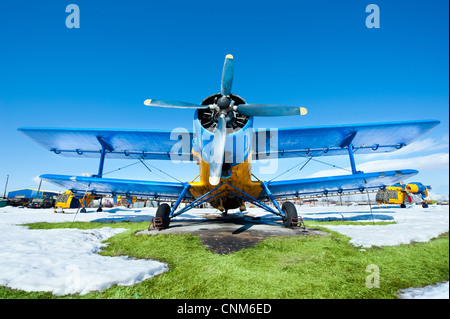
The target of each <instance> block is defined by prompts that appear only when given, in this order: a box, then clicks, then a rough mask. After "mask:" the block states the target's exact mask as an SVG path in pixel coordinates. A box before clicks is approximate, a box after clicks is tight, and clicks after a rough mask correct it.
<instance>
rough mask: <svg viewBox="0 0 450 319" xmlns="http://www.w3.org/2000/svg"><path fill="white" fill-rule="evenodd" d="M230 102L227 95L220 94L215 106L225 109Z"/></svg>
mask: <svg viewBox="0 0 450 319" xmlns="http://www.w3.org/2000/svg"><path fill="white" fill-rule="evenodd" d="M230 103H231V100H230V99H229V98H228V97H227V96H224V95H222V96H221V97H220V98H219V99H218V100H217V106H218V107H220V109H222V110H223V109H226V108H229V107H230Z"/></svg>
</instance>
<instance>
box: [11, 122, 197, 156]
mask: <svg viewBox="0 0 450 319" xmlns="http://www.w3.org/2000/svg"><path fill="white" fill-rule="evenodd" d="M19 131H20V132H21V133H23V134H24V135H26V136H28V137H29V138H31V139H32V140H33V141H34V142H36V143H38V144H40V145H41V146H43V147H45V148H46V149H47V150H49V151H53V152H55V153H56V154H61V155H63V156H80V157H100V152H101V149H102V145H103V146H104V147H106V149H107V151H106V157H107V158H122V159H123V158H130V159H136V158H141V157H144V158H145V159H158V160H170V159H176V160H181V161H192V160H193V158H192V153H191V150H192V141H193V133H192V132H189V131H187V130H184V131H159V130H107V129H75V128H19Z"/></svg>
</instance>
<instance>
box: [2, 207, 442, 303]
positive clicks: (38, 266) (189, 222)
mask: <svg viewBox="0 0 450 319" xmlns="http://www.w3.org/2000/svg"><path fill="white" fill-rule="evenodd" d="M297 209H298V211H299V214H300V215H302V216H303V218H304V220H305V222H306V223H307V227H306V229H303V228H296V229H287V228H284V227H282V226H281V224H280V220H279V218H278V217H276V216H273V215H271V214H268V213H266V212H264V211H262V210H259V209H251V210H250V212H249V214H248V215H247V216H245V217H244V216H243V215H242V214H240V213H236V214H231V215H229V216H228V217H226V218H222V217H221V215H220V214H218V212H217V211H216V210H207V209H198V210H191V211H190V212H188V213H186V214H183V215H181V216H179V217H177V218H176V219H174V220H173V221H172V222H171V224H170V228H169V229H167V230H162V231H157V230H151V231H147V230H146V227H147V225H148V224H149V222H150V220H151V218H152V217H153V216H154V214H155V209H154V208H142V209H126V208H122V207H120V208H111V209H105V211H104V212H101V213H98V212H95V209H89V210H88V212H87V213H78V214H76V210H72V211H68V212H67V213H65V214H62V213H57V214H55V213H53V209H36V210H33V209H26V208H12V207H5V208H0V242H2V245H3V247H2V250H1V251H0V286H2V287H3V288H1V287H0V295H1V297H2V298H9V297H10V296H12V298H17V297H19V298H29V297H30V296H31V297H32V296H34V295H33V293H34V292H50V293H51V294H50V296H51V295H52V294H53V296H64V295H66V296H67V295H69V296H71V294H76V295H77V296H85V295H86V294H91V292H95V291H99V292H102V291H109V290H110V289H109V288H110V287H112V286H115V285H117V286H124V287H133V286H134V285H138V284H139V283H141V282H144V281H146V280H147V279H149V278H152V277H154V276H157V277H160V276H158V275H160V274H164V273H166V272H168V271H169V272H170V270H171V269H172V268H171V267H174V268H176V267H178V268H180V267H185V266H183V262H184V260H183V258H188V259H189V258H191V257H192V256H191V254H194V257H195V258H197V259H198V258H200V259H201V258H204V257H205V258H206V259H205V261H204V262H205V263H207V262H208V260H210V261H211V260H213V259H214V258H220V257H213V256H209V255H207V254H206V255H205V252H201V250H198V248H195V247H194V246H191V245H192V241H191V240H192V239H193V238H194V237H189V236H188V237H186V236H184V237H170V236H177V235H179V234H183V233H184V234H193V235H199V237H200V238H201V240H202V244H203V246H205V247H207V248H208V250H210V251H212V252H214V254H216V255H218V256H230V258H233V256H234V255H236V254H237V253H240V252H244V251H245V252H244V253H241V254H240V255H239V258H240V259H239V260H241V261H239V262H238V263H237V264H234V263H231V262H230V265H231V267H234V268H232V269H241V268H239V267H241V266H242V265H243V263H247V262H249V259H252V258H253V257H254V256H253V255H252V251H253V250H252V249H254V248H253V247H255V245H256V247H259V248H258V249H259V251H261V249H263V250H264V249H266V248H267V251H268V252H269V253H270V251H271V250H270V249H275V250H274V251H273V252H272V253H270V254H278V255H279V258H281V259H280V260H281V261H282V265H281V266H282V267H281V268H280V269H281V270H282V271H285V272H286V275H288V274H290V273H292V272H293V271H294V269H296V267H300V266H302V260H303V263H304V264H305V265H306V264H310V266H312V267H313V268H308V269H314V267H315V266H319V264H317V262H318V261H320V260H322V261H323V260H326V259H324V258H325V257H324V256H329V257H330V258H331V259H330V260H333V258H336V256H337V255H336V256H335V257H333V255H330V254H331V253H332V252H331V251H328V250H324V251H317V252H315V251H311V252H310V255H309V257H308V258H309V259H302V258H305V257H304V256H303V255H300V252H295V254H294V253H293V255H292V256H290V254H289V250H287V251H284V250H283V249H280V248H281V247H283V245H285V244H286V245H291V247H295V245H298V244H296V241H289V242H285V240H284V239H283V238H288V237H292V238H293V237H294V236H297V237H298V238H317V239H312V241H311V242H314V241H317V242H319V241H320V239H319V238H324V239H323V240H322V241H323V243H325V244H324V245H325V246H323V245H322V246H320V245H319V246H318V247H321V248H320V249H324V248H325V249H328V248H329V246H330V245H337V244H339V245H340V246H336V247H344V249H345V250H346V249H347V248H345V247H349V248H350V247H354V248H353V249H350V250H348V251H347V250H346V251H345V252H344V253H343V255H341V256H343V257H344V258H346V256H347V255H348V254H350V253H351V254H364V251H366V250H367V254H371V255H373V256H377V254H378V253H379V249H380V248H382V247H386V246H387V247H397V246H398V245H406V246H405V247H409V246H414V245H416V244H414V243H430V240H431V241H433V238H437V237H439V236H446V237H444V238H446V239H442V238H441V239H440V241H439V245H440V247H443V248H439V250H438V251H439V253H440V254H442V256H443V257H445V256H446V258H442V263H441V265H440V266H439V267H441V266H443V267H444V268H445V267H446V269H447V271H445V270H444V273H441V274H438V277H439V278H443V279H440V280H439V281H445V280H447V281H446V282H441V283H440V282H438V281H437V282H435V283H434V284H433V285H432V286H428V287H426V288H417V287H411V288H410V289H407V288H408V286H406V287H403V288H404V289H406V290H402V291H397V294H399V295H398V296H399V297H401V298H449V292H448V291H449V290H448V228H449V209H448V206H436V205H431V206H430V207H429V208H427V209H423V208H422V207H420V206H411V207H408V208H405V209H401V208H397V207H390V208H387V209H386V208H377V207H374V208H373V210H372V211H370V209H369V207H368V206H349V207H347V206H344V207H341V206H330V207H305V206H298V207H297ZM315 224H319V225H320V227H316V226H315ZM136 225H139V226H136ZM117 227H119V228H117ZM136 227H137V229H136ZM81 228H84V229H81ZM139 228H140V229H139ZM130 230H132V233H130ZM330 230H331V231H332V232H330ZM334 232H336V234H341V235H339V237H336V235H334V234H335V233H334ZM446 233H447V235H445V234H446ZM124 234H129V235H126V236H125V235H124ZM154 235H163V237H161V236H156V237H155V236H154ZM342 235H345V236H348V237H349V238H350V240H348V239H347V240H345V241H343V240H342V239H341V237H342V238H344V237H343V236H342ZM120 236H122V237H120ZM164 236H165V237H164ZM167 236H169V237H167ZM125 237H126V238H127V239H126V240H130V247H132V249H134V247H135V246H136V241H139V242H140V243H149V241H148V240H146V239H145V238H149V239H150V238H155V240H153V241H152V243H151V244H149V246H148V247H149V248H148V249H150V250H152V249H155V250H158V249H159V251H161V252H164V251H167V249H169V248H170V249H172V247H167V248H164V247H162V248H161V247H157V245H158V244H161V245H162V243H163V242H164V241H167V242H170V243H177V244H179V246H180V247H178V248H176V247H173V249H179V251H178V254H180V256H179V258H178V257H177V258H178V259H177V260H176V261H171V260H172V259H171V258H172V257H170V256H169V255H170V254H167V255H165V254H164V253H163V254H162V255H161V258H159V259H158V258H155V259H157V260H152V259H148V258H141V257H134V256H133V257H134V258H130V257H127V256H124V254H123V253H122V252H118V253H116V254H115V253H114V252H109V250H114V249H116V246H118V243H119V242H121V241H122V238H125ZM269 237H270V238H275V239H276V238H280V240H275V241H271V242H268V243H267V244H265V245H263V246H261V241H263V243H264V242H266V240H264V239H267V238H269ZM114 238H119V239H117V240H114ZM133 238H136V239H133ZM178 238H181V239H178ZM326 238H331V240H329V239H326ZM126 240H125V241H126ZM170 240H172V241H170ZM183 240H186V241H185V242H183ZM194 242H195V240H194ZM411 244H412V245H411ZM183 245H186V246H183ZM278 245H281V246H278ZM292 245H294V246H292ZM342 245H344V246H342ZM434 246H436V245H434ZM434 246H433V247H430V251H431V250H432V249H436V247H434ZM145 247H146V246H145ZM274 247H275V248H274ZM276 247H278V248H276ZM377 247H379V248H377ZM399 247H400V246H399ZM244 248H248V249H244ZM283 248H284V247H283ZM355 248H356V249H355ZM142 249H147V248H142ZM310 249H312V250H314V249H316V250H317V249H319V248H315V247H311V248H310ZM373 249H375V250H373ZM420 249H422V250H423V251H427V249H428V248H427V247H425V246H423V247H421V248H420ZM103 250H106V251H107V252H108V255H105V254H104V253H103V252H102V251H103ZM119 250H120V249H119ZM124 251H126V250H124ZM418 251H419V250H418ZM435 251H436V250H433V252H435ZM196 252H200V255H199V256H198V257H197V256H195V254H196ZM255 252H256V250H255ZM410 252H411V250H410V249H406V250H402V252H401V254H405V255H406V254H409V253H410ZM141 253H143V254H144V255H145V253H147V252H139V253H136V255H140V254H141ZM392 253H394V252H392ZM174 254H175V255H176V254H177V253H174ZM255 254H256V253H255ZM278 255H273V256H278ZM294 255H295V256H294ZM398 255H399V254H398V253H397V252H395V253H394V255H392V256H393V258H397V257H398ZM208 256H209V257H208ZM271 256H272V255H271ZM311 256H315V257H311ZM317 256H318V257H317ZM361 256H363V255H361ZM244 257H245V258H244ZM224 258H225V257H224ZM227 258H228V257H227ZM242 258H244V259H242ZM255 258H256V257H255ZM263 258H265V257H263ZM276 258H278V257H276ZM311 258H312V259H311ZM317 258H319V259H317ZM352 258H353V257H352ZM363 258H367V256H365V257H364V256H363ZM414 258H417V255H415V257H413V258H412V259H414ZM439 258H441V257H439ZM410 259H411V258H410ZM428 259H429V258H428V257H426V260H428ZM158 260H161V261H162V262H161V261H158ZM214 260H215V261H214V262H215V263H217V262H218V261H219V262H225V260H228V259H214ZM355 260H356V259H352V262H355ZM335 261H336V260H335ZM197 262H199V261H197ZM201 262H202V261H201V260H200V263H201ZM254 262H256V263H257V262H259V261H258V260H255V261H254ZM336 262H339V261H338V260H337V261H336ZM381 262H383V261H381V260H380V263H381ZM414 262H415V260H408V261H407V264H405V267H413V268H414V266H411V264H410V263H412V265H413V264H414ZM427 262H428V261H427ZM436 262H437V264H439V263H440V261H439V260H437V261H436ZM266 263H268V264H267V265H266ZM273 263H274V264H275V263H276V260H275V259H274V261H273ZM363 263H364V262H363ZM250 264H251V263H250ZM250 264H249V265H247V266H248V267H250ZM270 264H271V261H270V260H265V261H264V264H262V265H261V267H268V268H267V269H271V267H270ZM387 264H389V262H388V263H387ZM433 265H435V264H433ZM247 266H246V267H247ZM320 266H321V267H323V265H320ZM346 266H348V267H350V266H351V265H349V264H346ZM205 267H206V268H205V269H207V270H208V271H210V272H211V276H214V275H217V274H215V272H216V271H217V270H216V269H215V268H214V265H213V264H212V265H209V266H208V265H205ZM277 267H279V265H275V268H277ZM364 267H365V266H364ZM422 267H425V268H423V269H427V268H426V266H424V265H422ZM433 267H434V266H433ZM400 268H401V267H400ZM277 269H278V268H277ZM419 269H422V268H420V267H419ZM119 270H120V271H119ZM224 271H226V270H224ZM392 271H396V270H395V269H393V270H392ZM419 271H420V270H419ZM362 272H363V273H362V275H361V276H362V278H365V276H367V275H368V274H364V270H363V271H362ZM429 272H432V271H431V270H430V269H427V270H423V271H422V273H423V275H424V277H426V276H425V273H429ZM435 272H436V271H435ZM438 272H440V271H438ZM175 273H176V271H175ZM175 273H173V276H175ZM225 273H226V272H225ZM225 273H224V274H225ZM422 273H420V272H419V274H420V275H417V274H418V273H417V272H416V273H415V276H419V277H422V275H421V274H422ZM249 274H250V273H249ZM275 275H276V274H275ZM294 275H295V274H294ZM402 275H403V274H402V273H401V272H400V274H399V275H398V276H400V277H401V276H402ZM178 276H183V273H180V274H178ZM267 276H272V275H271V274H268V273H267ZM396 276H397V275H396ZM398 276H397V277H398ZM155 278H156V277H155ZM161 278H164V277H161ZM180 278H182V277H179V278H178V279H177V280H178V282H179V281H180ZM289 278H290V277H289ZM293 278H295V277H293ZM383 278H386V277H383ZM259 279H260V278H258V280H259ZM261 280H262V279H261ZM286 280H288V281H289V280H290V279H288V277H286ZM312 280H314V277H313V279H312ZM352 280H353V279H352ZM396 280H397V279H396ZM405 280H406V279H405ZM421 280H422V278H421ZM160 281H164V279H160ZM399 281H403V279H402V278H400V279H399ZM405 282H409V281H405ZM411 282H415V281H414V280H413V281H411ZM421 282H422V281H421ZM424 282H426V280H425V281H424ZM198 284H201V283H198ZM430 284H431V283H430ZM161 285H163V286H164V287H165V288H164V289H165V290H164V291H165V292H166V291H167V289H168V288H167V285H168V283H165V282H164V283H161ZM261 285H262V286H264V285H266V284H264V283H261ZM318 285H319V283H318ZM138 286H139V285H138ZM207 286H208V287H210V285H207ZM424 286H426V285H424ZM274 287H279V286H274ZM172 288H173V289H174V290H176V288H175V287H172ZM217 289H218V290H217V291H215V293H217V294H218V296H221V295H220V291H221V290H220V287H217ZM230 289H231V288H230ZM358 289H359V288H358ZM364 289H365V288H364ZM137 291H138V290H137ZM355 291H356V293H357V294H360V291H359V290H355ZM366 291H369V290H368V289H365V290H364V293H363V294H361V295H350V296H351V297H352V298H371V296H372V294H371V293H372V292H373V290H371V291H370V293H368V294H367V295H365V293H366ZM252 292H254V290H252ZM183 293H186V292H185V291H184V292H183ZM196 293H197V295H195V294H194V295H193V296H194V298H196V297H197V298H198V296H202V295H201V292H198V291H197V292H196ZM199 293H200V294H199ZM394 293H395V292H394ZM27 294H28V295H27ZM38 294H39V295H38V297H39V298H42V297H43V296H48V295H45V294H44V295H42V294H41V293H38ZM138 295H140V294H139V293H137V292H135V293H133V294H132V296H138ZM174 295H175V297H176V296H177V294H176V292H174ZM73 296H75V295H73ZM89 296H90V295H89ZM93 296H94V297H95V298H99V295H98V294H97V295H95V294H94V295H93ZM124 296H125V298H130V295H124ZM169 296H172V297H170V298H173V295H170V294H169ZM257 296H258V295H257ZM262 296H265V295H264V293H262ZM267 296H269V297H270V296H283V294H282V293H281V294H278V295H277V294H271V292H270V291H268V292H267ZM336 296H339V295H330V296H328V297H327V295H320V296H319V297H320V298H334V297H336ZM392 296H395V295H391V297H390V298H392ZM182 297H183V298H189V295H182ZM250 297H251V296H250ZM306 297H308V295H306ZM160 298H164V295H162V296H160ZM191 298H192V297H191ZM289 298H303V295H289ZM337 298H340V297H337ZM383 298H384V297H383Z"/></svg>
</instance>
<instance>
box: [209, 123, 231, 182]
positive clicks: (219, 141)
mask: <svg viewBox="0 0 450 319" xmlns="http://www.w3.org/2000/svg"><path fill="white" fill-rule="evenodd" d="M226 129H227V122H226V120H225V114H221V115H220V117H219V122H218V123H217V127H216V131H215V133H214V140H213V141H212V148H211V150H212V153H213V155H212V156H211V157H210V163H209V183H210V184H211V185H217V184H219V182H220V176H221V175H222V164H223V157H224V155H225V140H226V137H227V131H226Z"/></svg>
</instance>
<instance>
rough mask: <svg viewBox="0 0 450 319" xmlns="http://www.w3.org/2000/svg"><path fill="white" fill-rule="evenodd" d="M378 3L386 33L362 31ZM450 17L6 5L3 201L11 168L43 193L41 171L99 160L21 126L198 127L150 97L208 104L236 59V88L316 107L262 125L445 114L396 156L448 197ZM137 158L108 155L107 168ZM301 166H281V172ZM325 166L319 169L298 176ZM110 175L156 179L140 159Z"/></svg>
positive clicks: (316, 5)
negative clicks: (74, 154) (35, 137)
mask: <svg viewBox="0 0 450 319" xmlns="http://www.w3.org/2000/svg"><path fill="white" fill-rule="evenodd" d="M70 3H74V4H77V5H78V6H79V8H80V28H79V29H68V28H67V27H66V24H65V20H66V17H67V16H68V15H69V13H66V12H65V8H66V6H67V5H68V4H70ZM370 3H375V4H377V5H378V6H379V8H380V23H381V28H379V29H368V28H367V27H366V24H365V20H366V17H367V16H368V14H369V13H366V12H365V8H366V6H367V5H368V4H370ZM448 12H449V8H448V1H446V0H445V1H444V0H436V1H432V2H427V1H411V0H408V1H406V0H405V1H398V0H389V1H384V0H383V1H381V0H370V1H361V0H360V1H356V0H354V1H353V0H351V1H350V0H348V1H331V0H330V1H324V0H316V1H312V0H311V1H299V0H295V1H283V0H278V1H246V0H240V1H234V0H230V1H212V0H208V1H206V0H205V1H196V0H190V1H143V0H142V1H88V0H69V1H61V0H58V1H30V0H26V1H2V2H0V112H1V113H0V140H1V151H0V193H1V194H0V195H3V189H4V184H5V178H6V175H7V174H9V175H10V181H9V186H8V189H9V190H13V189H18V188H26V187H28V188H37V186H38V183H37V182H36V181H35V180H33V179H34V178H35V177H36V176H38V175H40V174H44V173H53V174H74V175H75V174H81V173H85V172H91V173H95V172H96V170H97V167H98V165H97V160H91V159H75V158H64V157H60V156H57V155H55V154H53V153H50V152H47V151H45V150H44V149H43V148H41V147H40V146H38V145H36V144H34V143H33V142H31V141H30V140H28V139H27V138H26V137H24V136H23V135H22V134H20V133H18V132H17V128H18V127H24V126H36V127H47V126H48V127H84V128H124V129H133V128H136V129H171V128H174V127H185V128H188V129H190V128H191V127H192V118H193V111H190V110H170V109H162V108H161V109H160V108H149V107H146V106H144V105H143V101H144V100H145V99H147V98H155V99H173V100H183V101H189V102H200V101H201V100H202V99H203V98H204V97H206V96H208V95H210V94H213V93H217V92H219V91H220V76H221V71H222V65H223V61H224V58H225V55H226V54H228V53H231V54H233V56H234V58H235V60H234V61H235V64H234V69H235V74H234V83H233V90H232V91H233V93H235V94H238V95H240V96H242V97H243V98H244V99H246V100H247V102H249V103H269V104H285V105H299V106H306V107H307V108H308V111H309V112H308V115H307V116H303V117H285V118H257V119H256V120H255V127H274V126H278V127H293V126H315V125H333V124H350V123H368V122H386V121H402V120H419V119H439V120H441V124H440V125H439V126H438V127H437V128H435V129H434V130H433V131H432V132H430V133H429V134H428V135H426V136H425V137H423V138H422V141H423V143H422V144H421V146H422V147H421V148H420V147H418V148H417V149H418V150H417V151H416V152H412V153H410V154H406V155H402V156H397V157H395V156H394V155H392V156H390V157H389V158H390V159H392V160H401V159H405V165H406V164H409V162H408V161H407V160H411V159H413V161H414V162H415V163H417V162H418V161H419V159H423V158H424V156H432V157H430V162H429V165H428V167H426V168H425V169H424V170H423V171H422V172H421V173H420V175H419V176H417V180H418V181H422V182H424V183H429V184H432V186H435V189H436V188H437V190H436V192H438V193H445V194H448V131H449V126H448V116H449V108H448V103H449V94H448V93H449V91H448V87H449V73H448V72H449V71H448V70H449V40H448V38H449V34H448V32H449V31H448V30H449V23H448ZM427 146H429V147H427ZM436 154H437V155H436ZM433 156H434V157H433ZM382 159H384V158H383V157H377V158H375V159H373V158H372V159H370V158H364V157H361V158H359V157H357V158H356V160H357V162H358V163H364V162H367V161H369V160H382ZM431 159H432V160H438V162H439V163H438V164H436V165H434V163H433V162H432V161H431ZM327 161H328V162H333V163H335V164H336V163H337V164H338V165H340V166H348V165H349V164H348V159H347V158H344V159H342V158H336V159H335V160H334V159H332V158H328V159H327ZM129 163H130V162H128V161H120V160H111V161H108V162H107V163H106V164H105V172H108V171H109V170H113V169H115V168H117V167H120V166H124V165H126V164H129ZM296 163H298V161H294V160H292V161H291V160H287V161H286V162H283V164H282V165H280V171H279V172H280V173H281V172H282V170H283V169H286V168H289V167H291V166H293V165H295V164H296ZM152 164H153V165H155V166H157V167H159V168H161V169H165V170H168V171H169V172H170V173H171V174H172V175H174V174H176V175H177V176H178V177H179V179H182V180H190V179H192V178H194V177H195V176H196V174H197V166H196V165H195V164H180V165H178V166H174V165H172V164H171V163H170V162H153V163H152ZM400 164H401V163H400ZM329 168H330V167H327V166H323V165H320V164H317V163H315V164H311V165H309V166H308V167H307V168H306V169H305V170H304V171H302V172H299V173H298V174H296V175H294V176H292V178H301V177H302V176H303V177H305V176H308V175H310V174H312V173H314V172H315V171H318V170H319V171H320V170H324V169H329ZM398 168H399V169H401V168H414V167H408V166H406V167H404V166H402V165H400V166H399V167H398ZM105 177H117V178H132V179H133V178H134V179H150V180H160V178H159V177H158V176H156V175H152V174H151V173H149V172H148V171H147V170H146V169H145V168H144V167H143V166H142V165H135V166H133V167H132V168H130V169H128V170H124V171H120V172H118V173H114V174H112V175H109V176H105ZM268 178H270V176H269V177H268ZM43 188H47V189H54V187H53V186H51V185H44V186H43Z"/></svg>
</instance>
